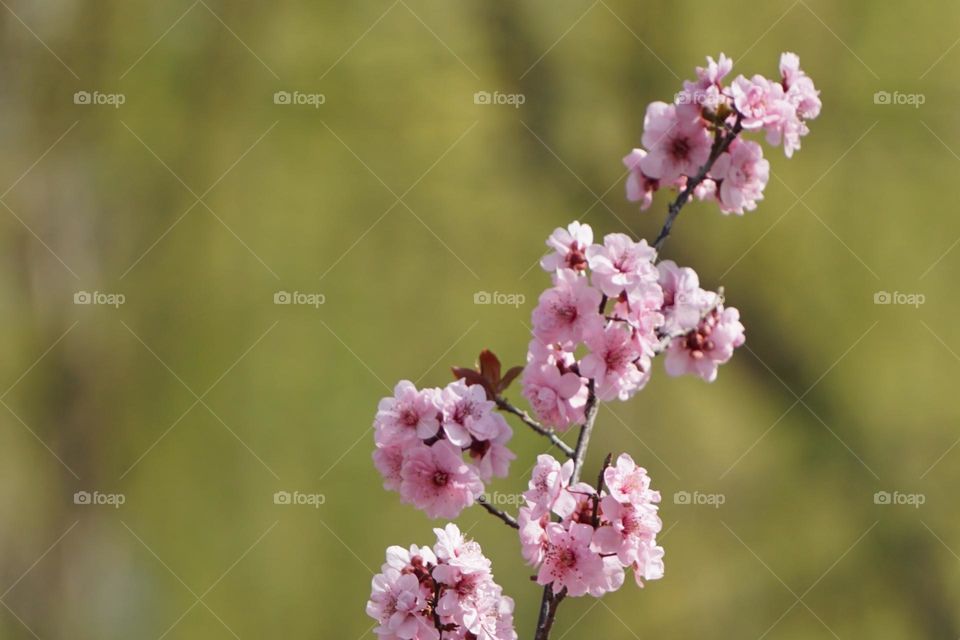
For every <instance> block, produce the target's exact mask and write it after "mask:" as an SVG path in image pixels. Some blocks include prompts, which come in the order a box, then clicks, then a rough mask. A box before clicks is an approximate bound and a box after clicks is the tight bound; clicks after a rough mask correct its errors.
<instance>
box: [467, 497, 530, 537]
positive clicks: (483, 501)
mask: <svg viewBox="0 0 960 640" xmlns="http://www.w3.org/2000/svg"><path fill="white" fill-rule="evenodd" d="M477 504H479V505H480V506H481V507H483V508H484V509H486V510H487V511H488V512H489V513H490V514H492V515H494V516H496V517H498V518H500V519H501V520H503V522H504V523H505V524H506V525H507V526H508V527H513V528H514V529H519V528H520V525H519V524H518V523H517V519H516V518H514V517H513V516H512V515H510V514H509V513H507V512H506V511H501V510H500V509H497V508H496V507H495V506H493V505H492V504H490V503H489V502H487V498H486V496H480V497H479V498H477Z"/></svg>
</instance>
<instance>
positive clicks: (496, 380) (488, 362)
mask: <svg viewBox="0 0 960 640" xmlns="http://www.w3.org/2000/svg"><path fill="white" fill-rule="evenodd" d="M477 361H478V363H479V365H480V375H482V376H483V377H484V378H486V379H487V381H488V382H490V386H491V387H493V388H494V389H496V388H497V387H498V386H499V385H500V359H499V358H498V357H497V356H496V354H495V353H494V352H493V351H490V350H489V349H484V350H483V351H481V352H480V357H479V358H478V359H477Z"/></svg>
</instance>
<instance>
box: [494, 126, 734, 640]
mask: <svg viewBox="0 0 960 640" xmlns="http://www.w3.org/2000/svg"><path fill="white" fill-rule="evenodd" d="M741 120H742V116H741V115H740V114H739V113H738V114H737V119H736V122H735V123H734V124H733V126H732V127H728V126H723V127H722V128H719V129H718V130H717V133H716V137H715V139H714V143H713V147H712V148H711V150H710V156H709V157H708V158H707V161H706V162H705V163H704V165H703V166H702V167H700V169H699V170H698V171H697V173H696V175H693V176H688V178H687V184H686V186H685V187H684V188H683V190H682V191H681V192H680V193H679V194H678V195H677V198H676V200H674V201H673V202H672V203H670V206H669V207H668V209H667V219H666V221H664V223H663V228H661V229H660V233H659V234H658V235H657V239H656V240H654V242H653V248H654V249H656V250H657V251H659V250H660V248H661V247H662V246H663V243H664V242H665V241H666V239H667V236H669V235H670V230H671V229H672V228H673V223H674V221H675V220H676V219H677V216H678V215H680V210H681V209H683V207H684V205H686V204H687V202H689V201H690V196H692V195H693V192H694V190H695V189H696V188H697V187H698V186H700V184H701V183H702V182H703V181H704V180H706V178H707V174H709V173H710V169H712V168H713V165H714V163H715V162H716V161H717V159H718V158H719V157H720V155H721V154H723V152H725V151H726V150H727V149H728V148H729V147H730V145H731V144H732V143H733V141H734V140H735V139H736V137H737V136H738V135H740V132H741V131H742V129H743V125H742V122H741ZM721 132H722V133H721ZM606 302H607V298H606V296H604V297H603V301H602V302H601V303H600V314H601V315H603V313H604V308H605V307H606ZM588 388H589V396H588V397H587V407H586V415H585V418H584V421H583V425H582V426H581V427H580V435H579V436H578V437H577V446H576V447H575V448H574V449H573V451H572V453H570V454H568V455H569V456H570V457H571V458H572V459H573V475H572V476H571V477H570V484H571V485H572V484H575V483H577V482H579V481H580V475H581V473H582V472H583V463H584V461H585V460H586V457H587V447H588V446H589V445H590V435H591V434H592V433H593V425H594V422H596V419H597V409H598V402H597V396H596V389H595V382H594V380H593V379H591V380H590V382H589V383H588ZM497 404H498V405H499V404H500V403H499V401H498V403H497ZM501 408H504V409H505V410H507V411H510V409H508V408H506V407H501ZM517 411H519V410H517ZM511 413H515V415H520V414H521V413H523V412H520V413H516V411H511ZM524 415H525V414H524ZM524 415H520V417H521V419H523V417H524ZM524 422H527V421H526V420H524ZM527 424H530V423H529V422H527ZM530 426H531V427H533V425H530ZM537 426H538V427H540V428H539V429H537V428H535V427H534V430H536V431H539V432H540V433H542V434H543V435H547V434H546V433H543V431H540V430H541V429H543V430H544V431H546V430H545V429H544V428H543V427H542V426H540V425H537ZM551 442H552V440H551ZM564 446H566V445H564ZM567 449H569V447H567ZM608 464H610V456H607V459H606V460H605V461H604V464H603V467H602V468H601V470H600V478H599V480H598V484H597V494H598V496H599V492H600V487H601V486H602V484H603V472H604V469H606V467H607V465H608ZM595 513H596V510H595ZM594 518H596V515H594ZM566 595H567V591H566V589H564V590H562V591H560V593H557V594H556V595H554V593H553V585H552V584H548V585H547V586H546V587H544V588H543V597H542V599H541V601H540V617H539V619H538V620H537V630H536V633H535V634H534V640H549V637H550V629H551V628H552V627H553V621H554V619H555V618H556V616H557V607H558V606H559V605H560V602H561V601H562V600H563V598H564V597H565V596H566Z"/></svg>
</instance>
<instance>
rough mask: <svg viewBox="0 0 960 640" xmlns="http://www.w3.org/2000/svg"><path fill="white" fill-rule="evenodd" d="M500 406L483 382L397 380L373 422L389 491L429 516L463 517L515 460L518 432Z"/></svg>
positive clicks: (377, 459)
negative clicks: (430, 384) (422, 384)
mask: <svg viewBox="0 0 960 640" xmlns="http://www.w3.org/2000/svg"><path fill="white" fill-rule="evenodd" d="M495 409H496V404H495V403H494V402H492V401H490V400H488V399H487V396H486V393H485V391H484V389H483V387H481V386H480V385H472V386H471V385H468V384H467V383H466V382H465V381H463V380H457V381H455V382H451V383H450V384H448V385H447V386H446V387H444V388H443V389H419V390H418V389H417V388H416V387H415V386H414V384H413V383H412V382H409V381H407V380H403V381H401V382H400V383H398V384H397V386H396V388H395V389H394V394H393V397H389V398H384V399H383V400H381V401H380V406H379V407H378V410H377V416H376V418H375V419H374V423H373V426H374V440H375V442H376V450H375V451H374V452H373V460H374V463H375V464H376V467H377V469H378V470H379V471H380V473H381V474H383V477H384V483H383V486H384V488H386V489H389V490H391V491H398V492H399V493H400V498H401V500H402V501H403V502H405V503H409V504H412V505H413V506H415V507H416V508H418V509H421V510H423V511H424V512H426V514H427V515H428V516H430V517H431V518H440V517H442V518H455V517H457V515H459V513H460V512H461V511H462V510H463V509H464V508H465V507H468V506H470V505H472V504H473V502H474V500H475V499H476V498H477V497H478V496H479V495H480V494H482V493H483V487H484V482H488V481H489V480H490V479H491V478H493V477H495V476H496V477H505V476H506V475H507V472H508V470H509V467H510V461H511V460H513V459H514V457H515V456H514V454H513V452H511V451H510V450H509V449H508V448H507V447H506V444H507V442H508V441H509V440H510V438H511V437H512V436H513V430H512V429H511V428H510V425H509V424H507V421H506V420H504V419H503V416H501V415H500V414H499V413H497V412H496V411H495ZM464 453H466V454H467V458H468V459H469V462H467V461H465V460H464V456H463V454H464Z"/></svg>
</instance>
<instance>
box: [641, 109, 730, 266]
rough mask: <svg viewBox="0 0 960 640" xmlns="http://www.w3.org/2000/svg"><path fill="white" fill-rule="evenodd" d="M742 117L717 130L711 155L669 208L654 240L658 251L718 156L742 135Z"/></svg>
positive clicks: (654, 246)
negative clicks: (721, 132)
mask: <svg viewBox="0 0 960 640" xmlns="http://www.w3.org/2000/svg"><path fill="white" fill-rule="evenodd" d="M741 119H742V116H740V114H737V121H736V122H735V123H734V125H733V126H732V127H729V128H727V127H724V128H723V129H721V130H718V131H717V137H716V139H715V140H714V143H713V148H712V149H711V150H710V157H709V158H707V161H706V162H705V163H704V165H703V166H702V167H700V170H699V171H697V173H696V175H694V176H689V177H688V178H687V185H686V186H685V187H684V188H683V191H681V192H680V193H679V195H677V199H676V200H674V201H673V202H671V203H670V206H669V207H668V209H667V219H666V221H665V222H664V223H663V228H662V229H660V233H659V234H658V235H657V239H656V240H654V241H653V248H654V249H656V250H657V251H659V250H660V248H661V247H662V246H663V243H664V242H665V241H666V239H667V236H669V235H670V230H671V229H672V228H673V222H674V220H676V219H677V216H678V215H680V210H681V209H683V206H684V205H685V204H687V202H688V201H689V200H690V196H692V195H693V192H694V190H695V189H696V188H697V187H698V186H700V183H701V182H703V181H704V180H706V178H707V174H708V173H710V169H712V168H713V163H715V162H716V161H717V158H719V157H720V155H721V154H722V153H723V152H724V151H726V150H727V149H728V148H729V147H730V145H731V144H732V143H733V141H734V139H735V138H736V137H737V136H738V135H740V131H741V130H742V129H743V124H742V123H741ZM720 131H723V132H724V134H723V135H720Z"/></svg>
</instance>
